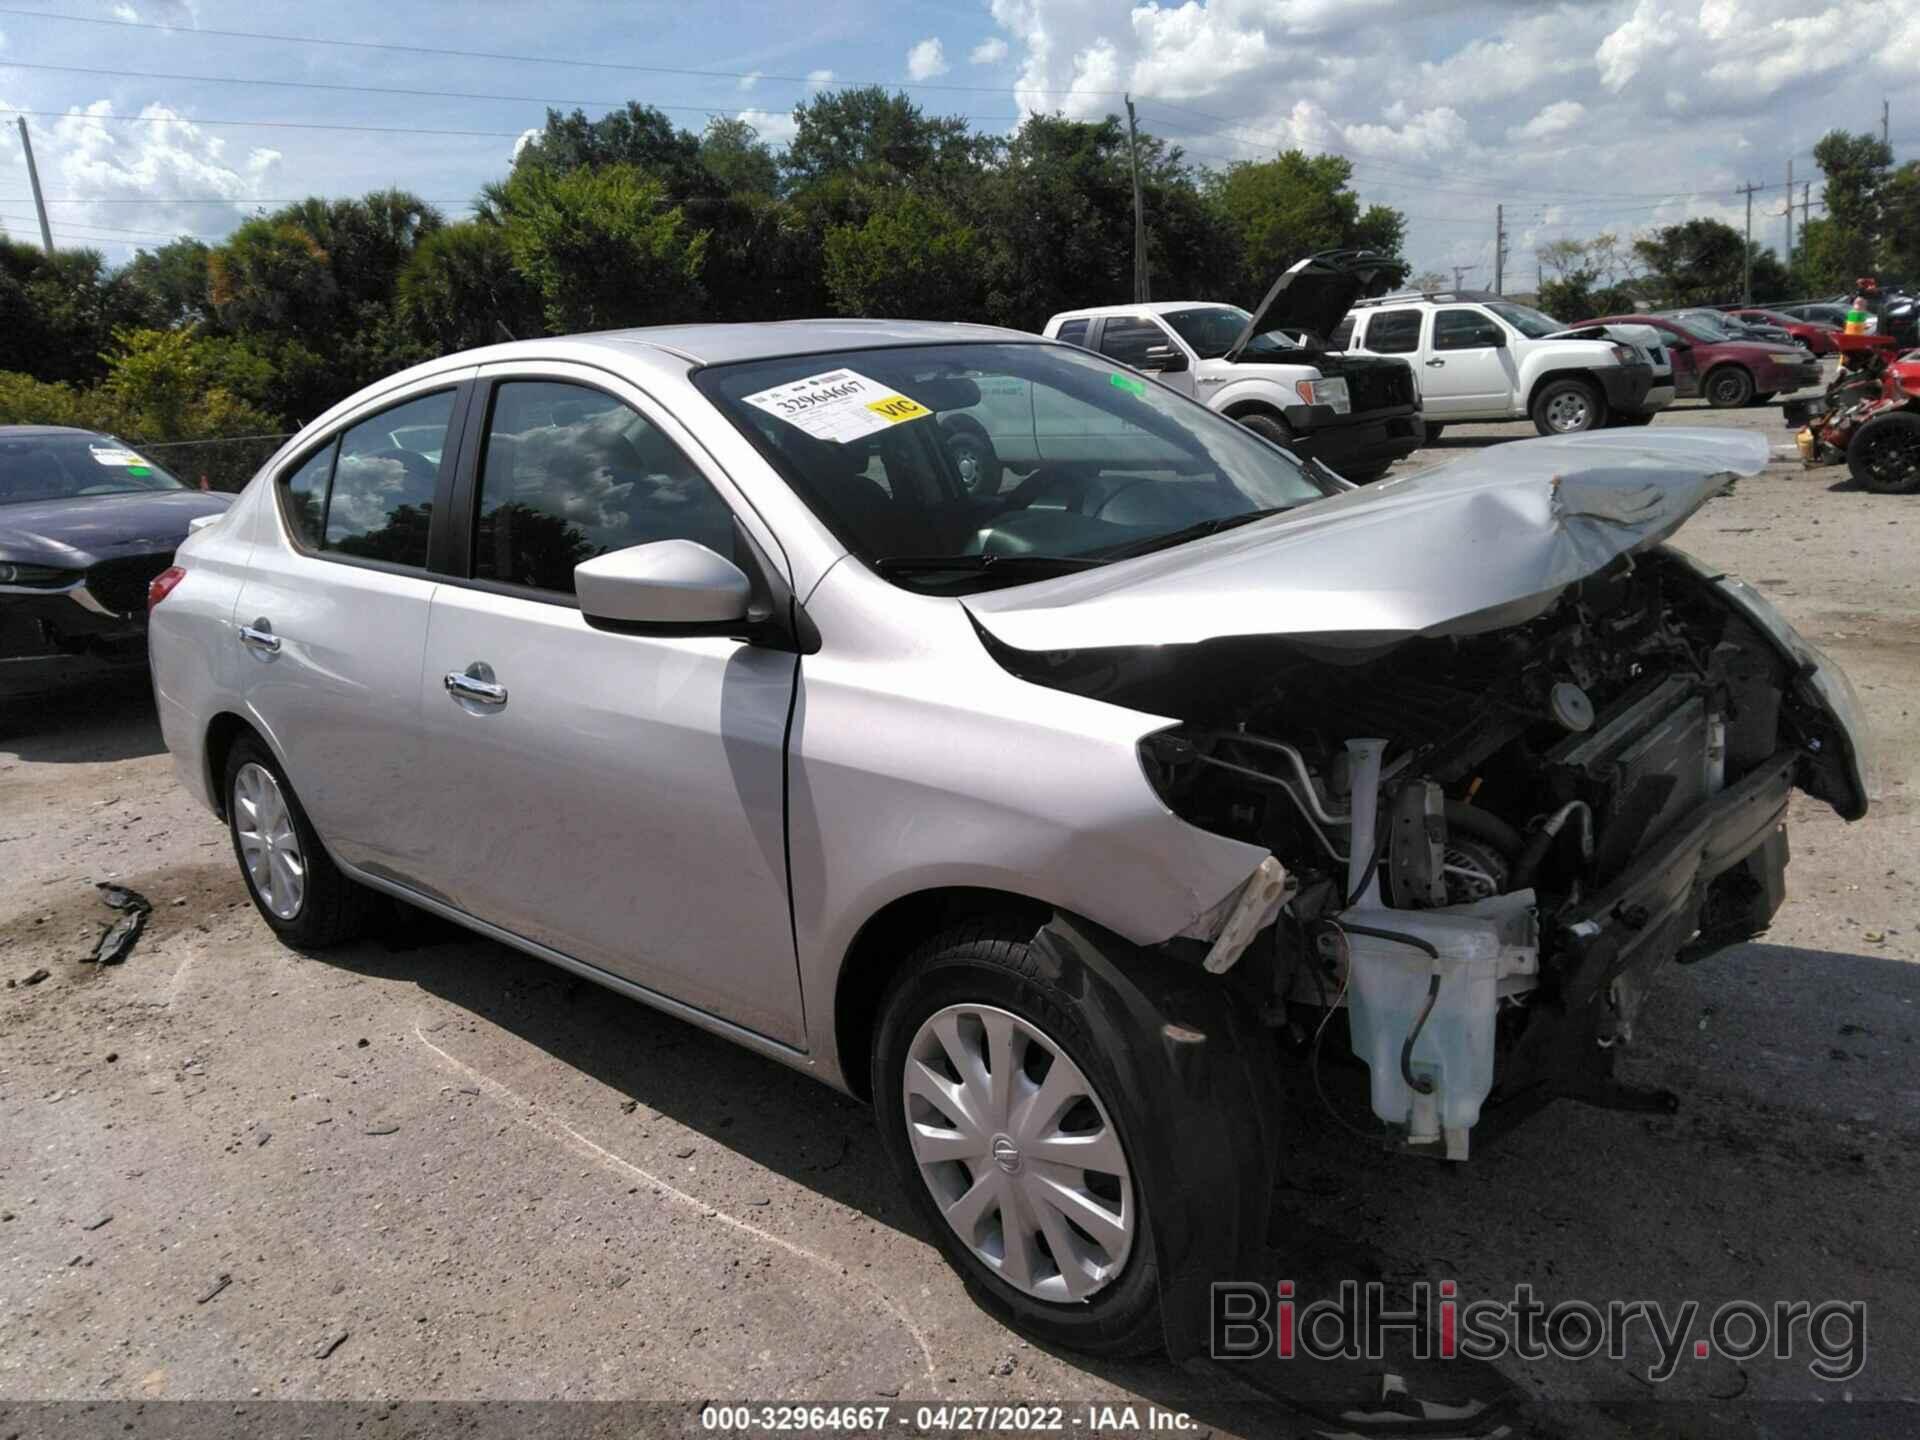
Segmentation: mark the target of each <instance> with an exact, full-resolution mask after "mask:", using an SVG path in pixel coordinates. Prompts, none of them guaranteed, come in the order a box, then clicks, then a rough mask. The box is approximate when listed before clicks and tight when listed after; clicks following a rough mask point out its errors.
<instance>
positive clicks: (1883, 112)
mask: <svg viewBox="0 0 1920 1440" xmlns="http://www.w3.org/2000/svg"><path fill="white" fill-rule="evenodd" d="M1888 118H1889V115H1888V110H1887V99H1886V96H1884V95H1883V96H1881V97H1880V143H1881V144H1882V145H1884V146H1886V147H1887V149H1888V150H1892V149H1893V141H1892V140H1891V139H1889V138H1888V131H1887V121H1888Z"/></svg>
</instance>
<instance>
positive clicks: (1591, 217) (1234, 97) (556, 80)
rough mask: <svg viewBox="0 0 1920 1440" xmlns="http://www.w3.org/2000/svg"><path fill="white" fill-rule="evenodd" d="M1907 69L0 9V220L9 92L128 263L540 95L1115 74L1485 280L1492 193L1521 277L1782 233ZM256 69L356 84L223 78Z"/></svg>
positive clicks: (1110, 31)
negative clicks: (1347, 171)
mask: <svg viewBox="0 0 1920 1440" xmlns="http://www.w3.org/2000/svg"><path fill="white" fill-rule="evenodd" d="M53 17H65V18H53ZM85 21H93V22H106V23H84V22H85ZM127 22H137V23H134V24H129V23H127ZM151 26H172V27H177V28H174V29H154V28H145V27H151ZM222 30H225V31H248V32H268V33H271V34H274V35H279V36H288V37H307V40H308V41H309V42H310V41H313V40H336V41H338V40H347V41H362V42H377V43H379V44H382V45H388V46H396V47H418V49H415V50H408V49H366V48H354V47H350V46H341V45H331V44H320V43H303V42H302V41H298V40H292V39H288V40H257V39H244V38H238V37H235V36H228V35H220V34H215V33H210V32H215V31H222ZM434 50H463V51H484V52H490V53H492V54H497V55H501V56H513V57H519V58H513V59H487V58H476V57H474V56H471V55H465V56H463V55H450V54H441V53H423V52H431V51H434ZM560 61H571V62H592V63H552V62H560ZM620 66H630V67H646V66H657V67H663V68H664V69H669V70H701V71H707V72H713V73H709V74H706V75H687V74H663V73H652V72H649V71H647V70H644V69H638V68H634V69H622V68H615V67H620ZM37 67H65V68H37ZM1916 73H1920V10H1916V9H1915V8H1914V7H1912V6H1909V5H1904V4H1896V3H1891V0H1835V3H1832V4H1826V5H1807V4H1804V3H1794V0H1692V3H1678V0H1675V3H1668V0H1595V3H1579V4H1566V5H1553V4H1533V3H1519V0H1505V3H1479V4H1465V3H1452V0H1432V3H1425V4H1413V3H1394V0H1186V3H1181V4H1172V3H1166V0H1162V3H1141V4H1131V5H1130V4H1126V3H1111V0H979V3H963V0H955V3H949V4H937V5H936V4H913V5H907V6H901V5H883V4H878V3H866V0H838V3H835V0H825V3H819V4H815V5H811V6H795V5H792V4H790V3H773V0H712V3H707V4H705V5H688V4H685V3H655V0H647V3H628V0H542V3H539V4H525V3H504V0H477V3H476V0H469V3H464V4H447V3H439V0H399V3H395V0H388V3H385V4H378V3H369V0H334V3H331V4H327V5H313V4H303V5H298V6H294V5H285V4H271V3H260V0H254V3H241V0H101V3H88V0H19V3H8V0H0V117H4V118H5V119H6V121H7V124H6V126H5V130H4V132H0V225H4V226H5V228H6V230H7V231H8V233H10V234H13V235H15V236H17V237H25V238H37V234H36V229H35V225H34V222H33V219H32V205H31V200H30V199H29V198H28V186H27V179H26V173H25V169H24V165H23V163H22V157H21V154H20V148H19V144H18V141H17V138H16V136H15V133H14V127H13V125H12V123H11V122H12V119H13V112H15V111H22V112H27V118H28V123H29V125H30V126H31V128H32V130H33V134H34V144H35V152H36V156H37V158H38V160H39V165H40V172H41V178H42V182H43V185H44V187H45V189H46V191H47V194H48V195H49V197H50V198H51V199H52V200H53V201H55V202H56V203H54V204H53V206H52V211H53V216H54V225H55V232H56V239H57V240H59V241H61V242H63V243H84V244H89V245H94V246H96V247H98V248H100V249H101V250H103V251H104V252H105V253H106V254H107V255H108V257H109V258H110V259H113V260H121V259H124V258H126V257H127V256H128V255H130V254H131V253H132V251H133V249H134V247H137V246H142V245H146V246H151V245H153V244H156V243H159V242H160V241H161V240H162V239H164V238H165V237H167V236H170V235H173V234H175V233H180V232H183V231H184V232H188V233H194V234H198V235H201V236H203V237H205V238H208V239H213V238H217V237H218V236H219V235H221V234H224V233H225V232H226V231H228V230H230V229H231V228H232V227H233V226H234V225H235V224H237V223H238V222H239V221H240V220H241V219H242V218H244V216H245V215H247V214H249V213H252V211H253V210H255V209H256V208H257V207H259V206H262V205H267V206H270V205H272V204H273V203H275V202H279V201H284V200H287V199H294V198H298V197H300V196H303V195H307V194H311V193H316V192H318V193H324V194H341V193H360V192H364V191H366V190H370V189H375V188H379V187H382V186H387V185H399V186H403V187H405V188H408V189H411V190H413V191H415V192H417V193H419V194H421V195H423V196H425V197H427V198H428V199H430V200H433V201H436V202H438V203H440V204H441V205H442V206H443V208H445V209H447V210H448V211H449V212H450V213H459V212H460V211H461V209H462V207H463V206H464V205H465V204H466V203H467V202H468V201H469V200H470V199H471V197H472V196H473V194H474V192H475V191H476V190H477V189H478V188H479V186H480V185H481V184H483V183H484V182H485V181H487V180H489V179H493V178H497V177H498V176H499V175H500V174H501V173H502V172H503V171H504V170H505V168H506V165H507V163H508V160H509V158H510V156H511V154H512V151H513V146H514V143H515V138H516V137H517V136H518V135H520V134H521V133H523V132H524V131H526V130H527V129H529V128H530V127H536V126H538V125H539V124H540V123H541V120H542V118H543V114H544V110H545V106H546V104H549V103H550V104H554V105H556V106H559V107H561V108H572V107H573V106H575V105H578V106H580V107H581V108H584V109H586V110H587V111H588V113H590V114H593V113H598V111H600V110H602V109H605V108H608V107H609V106H610V105H613V104H618V103H621V102H623V101H625V100H626V99H628V98H634V99H640V100H644V101H647V102H649V103H651V104H655V105H658V106H660V107H662V108H663V109H665V110H667V112H668V113H669V114H670V115H672V116H673V117H674V118H675V119H676V120H677V121H679V122H680V123H682V124H684V125H686V126H687V127H688V128H691V129H698V128H700V127H701V126H702V125H703V124H704V123H705V122H706V120H707V118H708V117H709V116H710V115H712V114H724V115H745V116H747V118H748V119H750V120H751V121H752V122H754V123H755V124H756V125H758V126H759V127H760V128H761V129H762V130H763V132H764V133H765V135H766V137H767V138H768V140H769V141H771V142H773V143H775V144H776V145H777V144H778V143H779V142H781V141H782V140H783V139H784V138H785V135H786V131H787V127H788V125H789V124H790V121H789V119H788V115H789V112H790V111H791V109H792V106H793V104H794V102H795V101H796V100H797V99H799V98H801V97H803V96H804V95H805V94H807V93H809V90H810V88H812V87H814V86H817V85H819V84H835V83H843V82H864V81H877V82H881V83H885V84H889V85H900V86H904V87H906V88H908V89H909V91H910V93H912V94H913V95H914V97H915V98H916V99H917V100H918V101H919V102H920V103H921V104H922V105H924V106H925V107H926V108H928V109H929V110H934V111H937V112H940V113H948V114H964V115H968V116H971V117H973V118H974V119H975V121H976V123H977V124H978V125H979V126H980V127H981V128H984V129H993V130H1006V129H1009V128H1011V127H1012V126H1013V125H1014V124H1016V123H1017V118H1018V116H1019V115H1020V114H1021V113H1022V112H1023V110H1024V109H1028V108H1044V109H1049V110H1051V109H1060V110H1064V111H1065V112H1066V113H1068V114H1070V115H1075V116H1093V115H1099V114H1103V113H1105V112H1106V111H1108V110H1110V109H1117V108H1118V107H1119V104H1120V97H1119V94H1118V93H1117V92H1119V91H1121V90H1131V91H1132V92H1133V94H1134V95H1135V98H1136V100H1137V102H1138V103H1139V107H1140V112H1141V117H1142V123H1143V124H1144V125H1145V126H1146V127H1147V128H1149V129H1152V130H1155V131H1157V132H1159V133H1161V134H1164V135H1166V136H1167V137H1168V138H1169V139H1172V140H1175V141H1177V142H1179V143H1182V144H1184V145H1185V146H1186V147H1187V148H1188V149H1189V150H1190V151H1191V152H1192V153H1193V154H1194V155H1195V156H1196V157H1198V158H1200V159H1202V160H1204V161H1205V162H1206V163H1210V164H1224V163H1227V162H1228V161H1231V160H1234V159H1244V158H1258V157H1260V156H1263V155H1270V154H1272V153H1273V152H1274V150H1275V149H1276V148H1278V147H1281V146H1285V145H1300V146H1303V147H1305V148H1307V149H1309V150H1316V151H1335V152H1338V153H1342V154H1346V155H1348V156H1350V157H1351V158H1352V159H1353V160H1354V162H1355V165H1356V177H1357V178H1356V182H1355V183H1356V188H1357V189H1358V190H1359V191H1360V193H1361V195H1362V197H1363V198H1364V199H1366V200H1369V201H1371V200H1381V201H1384V202H1387V203H1390V204H1394V205H1397V206H1399V207H1400V208H1402V209H1403V210H1405V211H1407V212H1408V214H1409V215H1410V216H1411V217H1413V219H1412V224H1411V227H1410V230H1411V238H1410V243H1409V245H1408V253H1409V256H1410V258H1411V259H1413V261H1414V262H1415V263H1416V265H1417V266H1418V267H1420V268H1428V267H1432V268H1444V267H1447V266H1452V265H1462V266H1467V267H1470V268H1469V269H1468V272H1467V279H1468V283H1470V284H1473V283H1479V284H1486V283H1488V282H1489V281H1490V279H1491V256H1492V236H1493V212H1494V206H1495V205H1496V204H1497V203H1504V204H1505V205H1506V209H1507V223H1508V228H1509V232H1510V240H1509V245H1510V256H1509V261H1508V271H1509V275H1510V276H1511V277H1513V278H1512V279H1511V280H1510V284H1509V288H1526V287H1528V286H1530V285H1531V283H1532V272H1533V263H1534V262H1533V257H1532V251H1533V250H1534V248H1535V247H1536V246H1537V245H1538V244H1540V243H1542V242H1544V241H1546V240H1550V239H1552V238H1555V237H1557V236H1563V235H1572V236H1580V237H1584V236H1586V235H1589V234H1592V233H1594V232H1596V231H1599V230H1602V229H1610V230H1614V231H1617V232H1620V233H1623V234H1631V233H1632V232H1633V231H1635V230H1637V229H1642V228H1646V227H1650V226H1653V225H1658V224H1666V223H1671V222H1672V221H1675V220H1679V219H1684V218H1687V217H1689V216H1692V215H1702V214H1706V215H1716V216H1719V217H1721V218H1724V219H1728V220H1731V221H1732V222H1733V223H1735V224H1738V223H1740V220H1741V217H1742V214H1743V202H1742V200H1741V199H1740V197H1738V196H1737V195H1735V194H1734V193H1733V189H1734V187H1735V186H1737V185H1739V184H1741V183H1743V182H1745V181H1749V180H1751V181H1753V182H1754V183H1758V184H1762V185H1770V186H1771V187H1772V188H1771V189H1768V190H1764V191H1762V192H1760V193H1759V194H1758V195H1756V197H1755V216H1756V220H1755V235H1756V238H1758V239H1761V240H1762V241H1765V242H1769V243H1773V244H1776V245H1777V244H1778V243H1779V242H1780V239H1781V232H1782V229H1783V221H1782V220H1781V219H1780V217H1779V210H1780V203H1781V190H1782V186H1783V182H1784V180H1785V171H1786V165H1787V161H1788V159H1789V158H1790V157H1791V158H1794V160H1795V166H1796V169H1795V176H1796V179H1808V178H1811V179H1814V180H1815V181H1816V182H1817V179H1818V177H1817V174H1815V172H1814V170H1813V164H1812V159H1811V149H1812V145H1813V142H1814V141H1815V140H1816V139H1818V137H1819V136H1820V134H1822V133H1823V132H1824V131H1825V130H1827V129H1828V128H1831V127H1834V126H1844V127H1847V128H1851V129H1855V130H1865V129H1869V128H1877V126H1878V124H1879V119H1880V101H1881V97H1882V95H1883V94H1884V95H1886V96H1890V97H1892V101H1893V105H1894V114H1893V121H1892V133H1893V139H1894V147H1895V150H1896V152H1897V153H1898V154H1899V155H1900V156H1901V158H1903V159H1904V158H1907V156H1908V155H1909V154H1910V153H1911V147H1908V146H1906V145H1903V141H1904V140H1905V139H1906V138H1907V137H1909V136H1911V137H1913V138H1914V139H1915V140H1917V141H1920V116H1916V115H1914V114H1911V113H1902V111H1901V106H1902V103H1903V90H1904V91H1905V92H1906V93H1908V94H1911V93H1912V90H1911V84H1910V77H1911V76H1912V75H1914V74H1916ZM756 76H757V77H758V78H753V77H756ZM181 77H205V78H181ZM778 77H785V78H778ZM809 77H811V79H810V78H809ZM245 80H274V81H282V82H289V81H297V82H302V83H303V84H304V85H306V86H312V87H324V86H343V87H363V88H357V89H352V88H349V89H339V90H330V89H325V88H299V87H295V86H290V85H256V84H246V83H222V82H234V81H245ZM1903 82H1906V83H1903ZM366 87H379V88H366ZM382 89H384V90H385V91H389V92H391V91H421V90H431V91H459V92H464V93H465V94H467V95H473V96H487V97H508V98H485V99H480V98H459V99H456V98H450V97H444V96H430V95H420V94H407V93H381V90H382ZM1906 103H1907V108H1908V110H1909V111H1910V110H1912V109H1913V108H1914V102H1906ZM142 116H145V117H148V118H146V119H145V120H142V119H139V118H138V117H142ZM222 121H247V122H255V123H250V124H241V125H233V124H223V123H214V122H222ZM265 122H275V123H272V124H269V123H265ZM302 126H365V127H389V128H385V129H382V130H379V131H372V130H354V129H337V130H328V129H319V128H311V129H308V128H299V127H302ZM435 131H463V132H479V133H469V134H439V133H432V132H435ZM1818 193H1819V189H1818V184H1817V183H1816V184H1815V187H1814V198H1815V211H1814V213H1816V214H1818V213H1819V205H1818ZM205 202H213V203H205ZM1101 298H1106V297H1089V299H1090V300H1095V299H1101Z"/></svg>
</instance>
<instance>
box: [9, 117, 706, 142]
mask: <svg viewBox="0 0 1920 1440" xmlns="http://www.w3.org/2000/svg"><path fill="white" fill-rule="evenodd" d="M0 113H3V114H7V115H31V116H34V117H36V118H38V119H46V120H103V121H107V122H108V123H111V124H121V125H237V126H245V127H258V128H259V129H262V130H354V131H362V132H366V133H369V134H374V135H470V136H473V137H475V138H478V139H488V140H518V139H519V138H520V136H521V135H522V134H523V133H525V132H524V129H522V130H429V129H425V128H422V127H421V126H418V125H323V124H320V123H319V122H317V121H302V120H202V119H200V118H199V117H198V116H186V115H89V114H86V113H85V112H83V111H75V110H0ZM714 113H715V114H718V113H720V112H718V111H715V112H714Z"/></svg>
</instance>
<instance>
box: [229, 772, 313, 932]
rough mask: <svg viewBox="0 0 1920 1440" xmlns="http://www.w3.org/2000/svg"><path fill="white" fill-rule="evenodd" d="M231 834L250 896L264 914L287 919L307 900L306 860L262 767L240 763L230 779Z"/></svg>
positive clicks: (275, 783)
mask: <svg viewBox="0 0 1920 1440" xmlns="http://www.w3.org/2000/svg"><path fill="white" fill-rule="evenodd" d="M233 833H234V834H235V835H237V836H239V837H240V859H241V861H242V863H243V864H245V865H246V867H247V879H248V880H249V881H250V882H251V883H252V885H253V893H254V894H256V895H258V896H259V897H260V903H261V904H262V905H264V906H266V907H267V910H268V912H269V913H270V914H273V915H276V916H278V917H279V918H280V919H282V920H291V919H293V918H294V917H295V916H297V915H298V914H299V913H300V907H301V905H302V904H304V903H305V901H306V898H307V861H306V857H305V856H304V855H302V854H301V853H300V836H299V833H298V832H297V831H296V830H295V829H294V828H293V812H292V811H291V810H289V809H288V808H287V797H286V796H285V795H283V794H282V793H281V791H280V782H279V781H278V780H276V779H274V778H273V772H272V771H271V770H269V769H267V768H266V767H265V766H264V765H254V764H246V765H242V766H241V767H240V770H239V773H238V774H236V775H235V776H234V777H233Z"/></svg>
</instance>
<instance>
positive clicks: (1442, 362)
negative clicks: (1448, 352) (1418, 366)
mask: <svg viewBox="0 0 1920 1440" xmlns="http://www.w3.org/2000/svg"><path fill="white" fill-rule="evenodd" d="M1446 363H1447V362H1446V361H1444V360H1429V361H1427V364H1428V366H1430V367H1431V366H1434V365H1444V364H1446Z"/></svg>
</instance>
